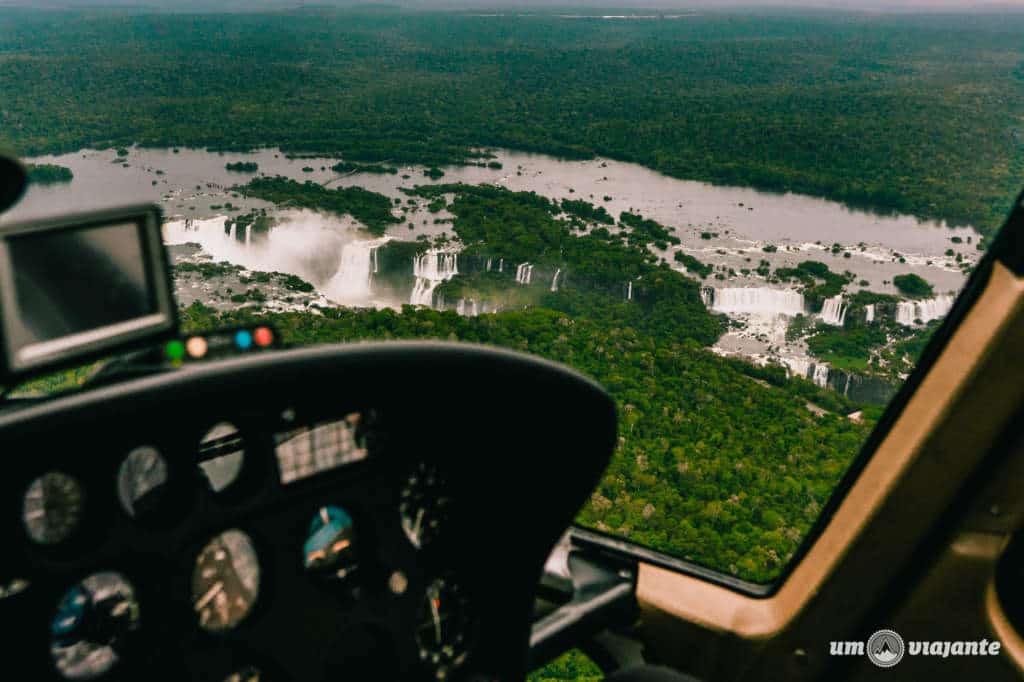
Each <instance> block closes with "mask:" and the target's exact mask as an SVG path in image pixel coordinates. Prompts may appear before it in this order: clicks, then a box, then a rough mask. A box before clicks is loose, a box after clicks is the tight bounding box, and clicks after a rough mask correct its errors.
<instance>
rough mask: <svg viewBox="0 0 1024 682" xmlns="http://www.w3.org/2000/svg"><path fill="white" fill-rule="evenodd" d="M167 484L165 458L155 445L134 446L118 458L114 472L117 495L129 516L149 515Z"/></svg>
mask: <svg viewBox="0 0 1024 682" xmlns="http://www.w3.org/2000/svg"><path fill="white" fill-rule="evenodd" d="M166 487H167V462H166V460H164V458H163V457H161V456H160V453H159V452H158V451H157V449H156V448H153V447H148V446H147V447H141V448H135V449H134V450H132V451H131V452H129V453H128V456H127V457H125V459H124V461H123V462H121V469H120V470H119V471H118V473H117V496H118V497H119V498H120V500H121V506H122V507H123V508H124V510H125V512H127V513H128V515H129V516H131V517H132V518H145V517H146V516H149V515H152V513H153V512H155V511H156V510H157V509H158V508H159V506H160V501H161V498H162V497H163V493H164V492H165V491H166Z"/></svg>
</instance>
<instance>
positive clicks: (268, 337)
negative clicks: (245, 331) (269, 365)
mask: <svg viewBox="0 0 1024 682" xmlns="http://www.w3.org/2000/svg"><path fill="white" fill-rule="evenodd" d="M252 338H253V340H254V341H256V345H257V346H261V347H263V348H266V347H267V346H269V345H270V344H272V343H273V342H274V332H272V331H270V329H269V328H268V327H257V328H256V331H254V332H253V333H252Z"/></svg>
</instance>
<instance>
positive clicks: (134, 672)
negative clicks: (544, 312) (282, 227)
mask: <svg viewBox="0 0 1024 682" xmlns="http://www.w3.org/2000/svg"><path fill="white" fill-rule="evenodd" d="M615 438H616V416H615V408H614V405H613V403H612V402H611V400H610V399H609V398H608V397H607V395H606V394H605V393H604V392H603V390H601V389H600V387H598V386H597V385H595V384H593V383H592V382H590V381H588V380H586V379H584V378H582V377H580V376H579V375H577V374H575V373H573V372H572V371H570V370H567V369H565V368H563V367H560V366H557V365H554V364H551V363H547V362H545V361H542V360H538V359H535V358H531V357H528V356H524V355H520V354H515V353H510V352H505V351H498V350H493V349H485V348H481V347H476V346H467V345H455V344H441V343H387V344H360V345H352V346H331V347H321V348H311V349H302V350H293V351H271V352H265V353H260V354H256V355H252V356H248V357H243V358H235V359H228V360H222V361H218V362H210V363H206V364H196V365H191V366H188V367H186V368H183V369H179V370H176V371H172V372H166V373H162V374H158V375H155V376H149V377H144V378H139V379H134V380H131V381H128V382H126V383H121V384H117V385H109V386H104V387H99V388H95V389H91V390H88V391H83V392H80V393H77V394H71V395H67V396H65V397H58V398H55V399H53V400H50V401H47V402H42V403H38V404H34V405H29V406H25V407H21V408H19V409H11V410H8V411H7V412H4V413H2V414H0V449H2V452H3V453H4V455H5V464H4V472H3V475H2V476H0V505H2V508H0V528H2V532H3V537H4V538H6V548H5V551H4V554H3V560H2V562H0V614H2V618H3V622H4V623H5V626H6V627H5V633H4V635H3V636H2V637H0V652H2V659H0V660H2V661H3V664H4V665H5V667H6V668H7V670H8V671H9V672H13V671H15V670H17V671H19V672H18V673H17V676H18V677H19V678H22V679H33V680H44V679H56V680H63V679H73V680H74V679H100V680H107V679H111V680H113V679H174V680H183V679H195V680H214V681H221V680H232V681H241V680H254V679H260V680H310V681H315V680H335V679H337V680H363V679H373V680H391V679H395V680H398V679H402V680H405V679H410V680H415V679H423V680H428V679H429V680H446V679H467V680H503V681H504V680H516V679H521V678H522V676H523V675H524V673H525V666H526V660H527V649H528V642H529V633H530V622H531V611H532V607H533V597H534V592H535V589H536V586H537V582H538V579H539V577H540V575H541V571H542V567H543V564H544V560H545V558H546V557H547V555H548V553H549V552H550V550H551V548H552V546H553V545H554V543H555V542H556V540H557V539H558V537H559V535H560V533H561V532H562V531H563V530H564V529H565V527H566V526H567V525H568V524H570V523H571V522H572V519H573V517H574V515H575V513H576V511H577V510H578V509H579V507H580V506H581V505H582V504H583V502H584V501H585V500H586V498H587V496H588V495H589V494H590V492H591V490H592V489H593V487H594V486H595V485H596V483H597V481H598V480H599V477H600V475H601V473H602V472H603V471H604V468H605V466H606V465H607V462H608V459H609V457H610V455H611V451H612V449H613V448H614V445H615Z"/></svg>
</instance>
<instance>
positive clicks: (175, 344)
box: [164, 339, 185, 360]
mask: <svg viewBox="0 0 1024 682" xmlns="http://www.w3.org/2000/svg"><path fill="white" fill-rule="evenodd" d="M164 355H166V356H167V359H168V360H181V359H182V358H183V357H185V344H183V343H182V342H181V341H178V340H177V339H175V340H174V341H168V342H167V347H166V348H164Z"/></svg>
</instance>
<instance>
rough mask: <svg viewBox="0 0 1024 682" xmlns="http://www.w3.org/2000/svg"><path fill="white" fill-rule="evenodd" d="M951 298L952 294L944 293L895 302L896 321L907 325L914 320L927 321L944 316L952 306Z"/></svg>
mask: <svg viewBox="0 0 1024 682" xmlns="http://www.w3.org/2000/svg"><path fill="white" fill-rule="evenodd" d="M953 300H954V299H953V297H952V296H949V295H944V296H936V297H935V298H930V299H928V300H926V301H901V302H899V303H897V304H896V322H898V323H899V324H902V325H905V326H908V327H909V326H910V325H912V324H914V320H921V322H929V321H930V320H937V319H939V318H940V317H945V315H946V313H948V312H949V311H950V309H951V308H952V307H953Z"/></svg>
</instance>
